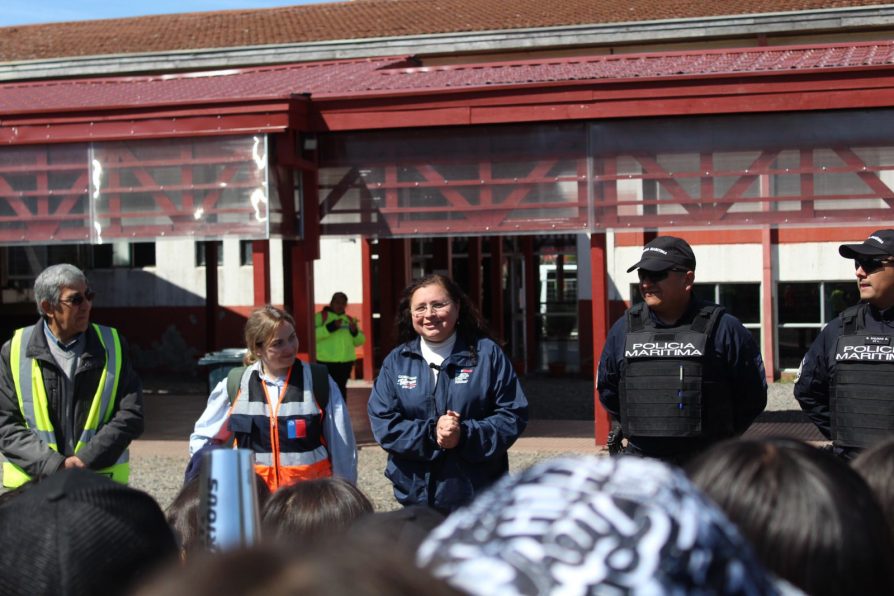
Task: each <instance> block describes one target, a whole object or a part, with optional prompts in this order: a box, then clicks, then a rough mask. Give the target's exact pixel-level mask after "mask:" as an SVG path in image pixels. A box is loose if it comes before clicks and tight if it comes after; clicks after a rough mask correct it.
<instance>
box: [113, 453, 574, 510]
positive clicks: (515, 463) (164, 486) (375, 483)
mask: <svg viewBox="0 0 894 596" xmlns="http://www.w3.org/2000/svg"><path fill="white" fill-rule="evenodd" d="M562 454H563V453H562V452H560V451H537V452H519V453H510V454H509V467H510V469H511V470H512V471H518V470H523V469H525V468H527V467H529V466H531V465H533V464H535V463H537V462H538V461H540V460H543V459H548V458H550V457H556V456H558V455H562ZM385 459H386V454H385V452H384V451H383V450H382V449H380V448H379V447H376V446H370V447H362V448H361V449H360V452H359V454H358V460H359V464H358V475H359V479H358V483H357V484H358V486H359V487H360V489H361V490H363V492H364V493H365V494H366V495H367V496H368V497H369V499H370V500H371V501H372V503H373V505H374V506H375V508H376V511H390V510H392V509H397V508H398V507H399V505H398V504H397V501H395V500H394V497H393V496H392V492H391V483H390V482H388V480H387V479H386V478H385V476H384V474H383V471H384V470H385ZM185 465H186V458H185V457H173V456H160V455H141V456H137V455H132V456H131V483H130V484H131V486H133V487H134V488H138V489H140V490H144V491H146V492H147V493H149V494H150V495H152V496H153V497H154V498H155V500H156V501H158V503H159V505H161V507H162V508H163V509H164V508H165V507H167V506H168V505H170V504H171V501H173V500H174V497H176V496H177V492H178V491H179V490H180V485H181V482H182V480H183V468H184V466H185Z"/></svg>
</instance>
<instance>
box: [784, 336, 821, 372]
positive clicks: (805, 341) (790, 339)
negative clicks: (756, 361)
mask: <svg viewBox="0 0 894 596" xmlns="http://www.w3.org/2000/svg"><path fill="white" fill-rule="evenodd" d="M819 332H820V329H819V328H818V327H815V328H808V329H804V328H801V329H785V328H780V329H779V330H778V340H779V366H780V367H781V368H798V366H800V364H801V360H802V359H803V358H804V354H806V353H807V350H809V349H810V345H811V344H812V343H813V340H815V339H816V336H817V335H819Z"/></svg>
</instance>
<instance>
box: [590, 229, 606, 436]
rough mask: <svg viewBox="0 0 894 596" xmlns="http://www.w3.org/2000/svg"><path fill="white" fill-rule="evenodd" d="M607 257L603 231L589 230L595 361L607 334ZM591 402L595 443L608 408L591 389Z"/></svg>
mask: <svg viewBox="0 0 894 596" xmlns="http://www.w3.org/2000/svg"><path fill="white" fill-rule="evenodd" d="M607 280H608V259H607V256H606V236H605V234H604V233H594V234H590V284H591V287H592V290H591V296H592V297H593V359H594V361H595V362H597V363H598V362H599V358H600V357H601V356H602V349H603V348H604V347H605V338H606V337H607V336H608V327H609V325H608V282H607ZM598 373H599V367H598V366H594V367H593V387H594V388H595V387H596V384H597V383H598ZM593 404H594V412H595V420H594V421H593V431H594V436H595V440H596V445H597V446H602V445H605V443H606V440H607V439H608V431H609V427H610V423H609V419H608V412H606V411H605V408H603V407H602V403H600V401H599V393H598V391H596V390H595V389H594V392H593Z"/></svg>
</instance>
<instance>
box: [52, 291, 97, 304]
mask: <svg viewBox="0 0 894 596" xmlns="http://www.w3.org/2000/svg"><path fill="white" fill-rule="evenodd" d="M94 298H96V292H94V291H93V290H86V291H85V292H84V293H83V294H80V293H78V294H75V295H74V296H72V297H71V298H66V299H65V300H60V301H59V302H61V303H62V304H69V305H71V306H80V305H82V304H84V300H86V301H87V302H93V299H94Z"/></svg>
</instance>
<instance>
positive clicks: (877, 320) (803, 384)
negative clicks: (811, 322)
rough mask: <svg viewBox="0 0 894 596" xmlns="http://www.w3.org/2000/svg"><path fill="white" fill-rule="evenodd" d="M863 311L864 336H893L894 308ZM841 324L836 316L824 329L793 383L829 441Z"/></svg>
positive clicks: (807, 411) (805, 411) (802, 407)
mask: <svg viewBox="0 0 894 596" xmlns="http://www.w3.org/2000/svg"><path fill="white" fill-rule="evenodd" d="M863 312H864V313H865V318H864V319H863V321H864V325H865V331H866V334H867V335H871V334H873V333H876V334H879V335H894V308H889V309H888V310H886V311H885V312H884V313H881V312H879V310H878V309H877V308H875V307H874V306H869V305H868V304H867V305H866V308H864V310H863ZM841 324H842V323H841V317H840V316H838V317H835V318H834V319H832V321H830V322H829V324H828V325H826V326H825V327H823V330H822V331H821V332H820V334H819V335H818V336H817V338H816V339H815V340H813V344H812V345H811V346H810V349H809V350H808V351H807V354H805V355H804V358H803V359H802V360H801V366H800V367H799V368H798V377H797V379H796V380H795V399H797V400H798V403H799V404H801V409H802V410H804V413H806V414H807V415H808V416H809V417H810V419H811V420H812V421H813V423H814V424H815V425H816V427H817V428H818V429H819V431H820V432H821V433H823V436H824V437H826V438H827V439H831V438H832V419H831V411H830V406H829V397H830V395H831V389H832V380H833V379H834V378H835V377H834V375H835V347H836V345H837V344H838V338H839V337H841V332H842V327H841Z"/></svg>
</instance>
